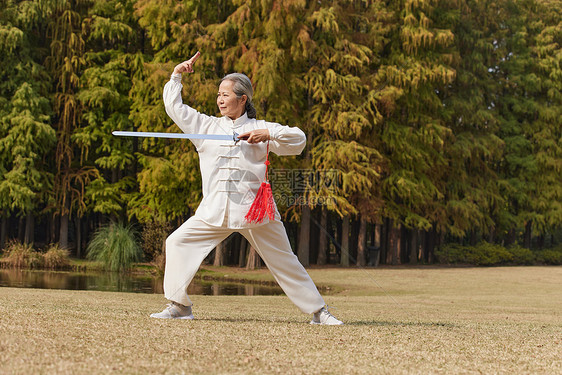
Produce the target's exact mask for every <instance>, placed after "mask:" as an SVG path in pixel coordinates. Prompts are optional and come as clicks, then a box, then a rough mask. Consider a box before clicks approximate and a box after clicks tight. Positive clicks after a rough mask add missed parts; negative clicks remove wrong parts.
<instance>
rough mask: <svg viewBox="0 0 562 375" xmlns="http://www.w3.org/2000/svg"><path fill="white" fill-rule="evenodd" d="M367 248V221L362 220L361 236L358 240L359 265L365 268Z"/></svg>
mask: <svg viewBox="0 0 562 375" xmlns="http://www.w3.org/2000/svg"><path fill="white" fill-rule="evenodd" d="M366 247H367V220H365V219H363V218H361V219H360V224H359V236H358V240H357V265H358V266H359V267H365V263H366V261H365V260H366V257H365V253H366V251H365V248H366Z"/></svg>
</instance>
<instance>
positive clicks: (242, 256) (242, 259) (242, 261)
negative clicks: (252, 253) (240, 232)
mask: <svg viewBox="0 0 562 375" xmlns="http://www.w3.org/2000/svg"><path fill="white" fill-rule="evenodd" d="M240 237H242V238H240V252H239V253H238V267H244V266H245V265H246V248H247V247H248V241H247V240H246V238H245V237H244V236H240Z"/></svg>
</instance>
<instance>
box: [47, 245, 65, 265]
mask: <svg viewBox="0 0 562 375" xmlns="http://www.w3.org/2000/svg"><path fill="white" fill-rule="evenodd" d="M69 255H70V254H69V253H68V250H66V249H63V248H61V247H60V246H59V245H58V244H51V245H49V247H48V248H47V251H46V252H45V254H43V260H44V262H43V265H44V267H45V268H49V269H52V270H60V269H67V268H70V260H69V258H68V257H69Z"/></svg>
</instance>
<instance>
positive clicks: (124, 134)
mask: <svg viewBox="0 0 562 375" xmlns="http://www.w3.org/2000/svg"><path fill="white" fill-rule="evenodd" d="M111 134H113V135H116V136H120V137H153V138H173V139H178V138H179V139H212V140H217V141H234V142H237V141H238V140H239V139H238V134H236V133H234V134H233V135H227V134H224V135H223V134H185V133H153V132H125V131H113V132H111Z"/></svg>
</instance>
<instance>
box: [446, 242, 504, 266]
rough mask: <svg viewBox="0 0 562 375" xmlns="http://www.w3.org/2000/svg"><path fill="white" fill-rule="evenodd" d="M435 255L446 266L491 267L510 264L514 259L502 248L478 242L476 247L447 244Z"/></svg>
mask: <svg viewBox="0 0 562 375" xmlns="http://www.w3.org/2000/svg"><path fill="white" fill-rule="evenodd" d="M435 255H436V256H437V258H438V259H439V261H440V262H442V263H448V264H473V265H477V266H493V265H499V264H506V263H510V262H512V261H513V259H514V255H513V254H511V253H510V252H509V251H508V250H507V249H505V248H504V247H503V246H500V245H495V244H491V243H488V242H480V243H479V244H478V245H476V246H462V245H459V244H454V243H453V244H447V245H445V246H443V248H442V249H441V250H438V251H436V252H435Z"/></svg>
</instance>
